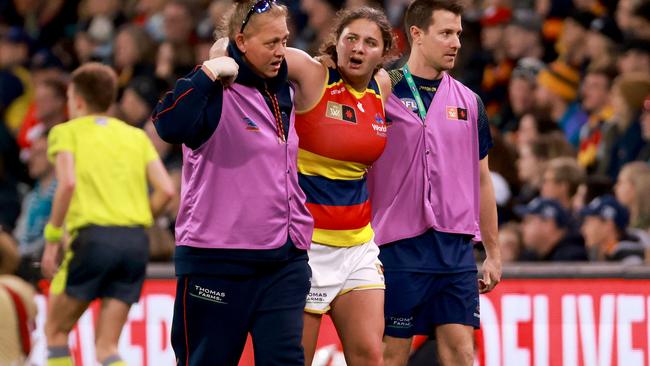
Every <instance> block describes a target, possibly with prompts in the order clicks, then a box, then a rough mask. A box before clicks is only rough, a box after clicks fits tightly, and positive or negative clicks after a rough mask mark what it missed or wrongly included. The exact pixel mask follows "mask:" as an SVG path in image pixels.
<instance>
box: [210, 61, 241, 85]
mask: <svg viewBox="0 0 650 366" xmlns="http://www.w3.org/2000/svg"><path fill="white" fill-rule="evenodd" d="M201 69H202V70H203V72H205V73H206V75H208V77H209V78H210V79H211V80H212V81H215V80H221V82H222V83H223V84H224V85H227V84H229V83H230V82H231V81H232V80H234V79H235V77H237V73H238V72H239V65H237V62H235V60H234V59H232V58H230V57H228V56H222V57H217V58H213V59H210V60H208V61H205V62H204V63H203V66H202V67H201Z"/></svg>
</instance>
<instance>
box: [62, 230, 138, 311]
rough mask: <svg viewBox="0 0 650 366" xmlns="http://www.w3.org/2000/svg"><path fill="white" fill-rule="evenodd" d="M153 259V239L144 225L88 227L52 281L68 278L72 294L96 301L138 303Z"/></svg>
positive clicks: (77, 238) (75, 296)
mask: <svg viewBox="0 0 650 366" xmlns="http://www.w3.org/2000/svg"><path fill="white" fill-rule="evenodd" d="M148 260H149V240H148V238H147V234H146V233H145V231H144V229H143V228H141V227H120V226H88V227H85V228H83V229H81V230H79V232H78V234H77V237H76V238H75V240H74V241H73V242H72V244H71V245H70V251H69V253H67V254H66V258H65V259H64V262H63V263H62V264H61V269H60V271H59V272H60V273H57V277H59V276H60V275H61V276H65V279H64V280H63V279H57V278H56V277H55V279H54V281H53V283H52V287H53V289H52V292H53V293H57V292H59V291H61V289H60V290H59V291H57V289H56V288H55V287H56V286H55V285H56V282H57V280H59V281H62V282H63V281H64V282H63V283H64V288H63V289H62V290H64V291H65V293H66V294H68V295H69V296H71V297H74V298H76V299H80V300H86V301H92V300H94V299H97V298H105V297H110V298H114V299H118V300H121V301H123V302H125V303H127V304H133V303H136V302H138V299H139V298H140V292H141V291H142V285H143V283H144V278H145V275H146V270H147V262H148Z"/></svg>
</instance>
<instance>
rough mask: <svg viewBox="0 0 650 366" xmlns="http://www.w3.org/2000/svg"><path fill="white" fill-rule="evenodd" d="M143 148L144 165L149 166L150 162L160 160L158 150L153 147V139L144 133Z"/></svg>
mask: <svg viewBox="0 0 650 366" xmlns="http://www.w3.org/2000/svg"><path fill="white" fill-rule="evenodd" d="M142 140H143V142H142V148H143V150H144V154H143V156H144V163H145V165H146V164H149V163H150V162H152V161H154V160H157V159H159V157H158V152H157V151H156V148H155V147H154V146H153V143H152V142H151V139H150V138H149V136H147V134H145V133H144V132H143V133H142Z"/></svg>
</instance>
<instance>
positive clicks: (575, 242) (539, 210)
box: [515, 198, 588, 262]
mask: <svg viewBox="0 0 650 366" xmlns="http://www.w3.org/2000/svg"><path fill="white" fill-rule="evenodd" d="M515 212H516V213H517V214H518V215H519V216H521V217H522V218H523V221H522V224H521V227H522V230H521V231H522V236H523V245H524V248H525V251H524V252H523V253H522V255H521V257H520V260H522V261H543V262H556V261H586V260H587V259H588V257H587V251H586V249H585V245H584V240H583V238H582V236H580V235H579V234H578V235H576V233H572V232H571V231H570V228H569V222H570V219H569V213H568V212H567V210H565V209H564V208H563V207H562V205H560V204H559V203H558V202H557V201H555V200H549V199H546V198H537V199H535V200H533V201H531V202H530V203H529V204H528V205H526V206H518V207H516V208H515Z"/></svg>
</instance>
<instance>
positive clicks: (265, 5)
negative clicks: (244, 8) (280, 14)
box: [239, 0, 275, 33]
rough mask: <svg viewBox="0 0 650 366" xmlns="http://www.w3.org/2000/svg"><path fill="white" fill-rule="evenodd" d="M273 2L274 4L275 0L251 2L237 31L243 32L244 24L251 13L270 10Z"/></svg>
mask: <svg viewBox="0 0 650 366" xmlns="http://www.w3.org/2000/svg"><path fill="white" fill-rule="evenodd" d="M273 4H275V0H260V1H258V2H256V3H255V4H253V6H251V8H250V10H249V11H248V13H246V17H245V18H244V21H243V22H241V29H240V30H239V33H244V28H245V27H246V24H248V21H249V20H251V17H252V16H253V14H262V13H266V12H267V11H269V10H271V7H272V6H273Z"/></svg>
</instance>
